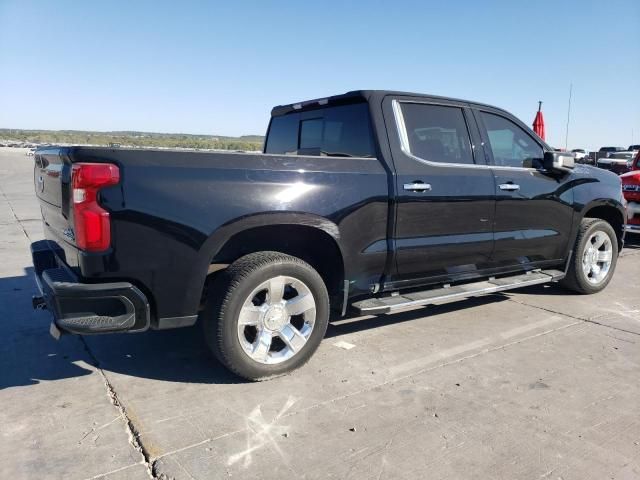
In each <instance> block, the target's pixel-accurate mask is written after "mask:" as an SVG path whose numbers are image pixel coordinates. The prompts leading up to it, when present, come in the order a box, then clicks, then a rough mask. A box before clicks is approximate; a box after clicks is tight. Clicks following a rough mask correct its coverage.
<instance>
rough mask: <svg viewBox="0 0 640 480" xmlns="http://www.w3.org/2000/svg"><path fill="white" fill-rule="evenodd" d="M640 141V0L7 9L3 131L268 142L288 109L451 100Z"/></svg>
mask: <svg viewBox="0 0 640 480" xmlns="http://www.w3.org/2000/svg"><path fill="white" fill-rule="evenodd" d="M570 84H573V95H572V104H571V115H570V125H569V135H568V147H569V148H587V149H590V150H592V149H597V148H599V147H600V146H604V145H614V146H625V147H626V146H628V145H629V144H631V143H632V140H633V142H635V143H640V1H639V0H620V1H617V0H607V1H589V0H566V1H563V0H555V1H547V0H535V1H534V0H529V1H513V0H507V1H498V0H495V1H492V0H488V1H475V0H474V1H471V0H470V1H455V0H449V1H442V0H439V1H435V2H432V1H430V0H417V1H412V0H411V1H404V0H394V1H387V2H381V1H375V0H367V1H361V2H356V1H354V2H349V1H346V0H342V1H303V0H299V1H277V0H273V1H254V2H250V1H242V0H236V1H229V0H227V1H220V2H217V1H202V2H197V1H188V0H182V1H160V0H157V1H143V0H140V1H119V0H110V1H103V2H87V1H79V0H78V1H66V0H57V1H55V2H51V1H30V0H0V128H25V129H77V130H102V131H109V130H138V131H154V132H170V133H198V134H217V135H233V136H236V135H243V134H260V135H262V134H264V132H265V130H266V126H267V122H268V120H269V112H270V110H271V108H272V107H273V106H274V105H278V104H287V103H293V102H296V101H300V100H305V99H312V98H319V97H325V96H328V95H332V94H339V93H344V92H346V91H349V90H358V89H390V90H403V91H413V92H420V93H429V94H435V95H444V96H452V97H458V98H464V99H468V100H474V101H480V102H484V103H489V104H492V105H496V106H499V107H502V108H504V109H506V110H509V111H510V112H512V113H513V114H515V115H516V116H518V117H519V118H520V119H522V120H523V121H524V122H525V123H527V124H531V123H532V122H533V118H534V116H535V112H536V110H537V106H538V103H537V102H538V100H542V101H543V102H544V103H543V112H544V115H545V120H546V130H547V141H548V143H550V144H551V145H553V146H556V147H564V146H565V135H566V123H567V107H568V97H569V85H570Z"/></svg>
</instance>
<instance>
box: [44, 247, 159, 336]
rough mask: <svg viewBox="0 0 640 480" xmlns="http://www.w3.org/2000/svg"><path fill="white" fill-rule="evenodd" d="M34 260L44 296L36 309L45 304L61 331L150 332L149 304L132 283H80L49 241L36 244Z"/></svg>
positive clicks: (83, 332) (79, 332) (84, 332)
mask: <svg viewBox="0 0 640 480" xmlns="http://www.w3.org/2000/svg"><path fill="white" fill-rule="evenodd" d="M31 256H32V258H33V266H34V269H35V273H36V282H37V284H38V288H39V289H40V292H41V295H42V298H41V299H40V298H38V299H35V300H34V307H38V306H40V305H42V303H43V302H44V304H46V306H47V309H48V310H50V311H51V313H52V315H53V321H54V323H55V324H56V326H57V327H58V328H59V329H60V330H61V331H63V332H68V333H76V334H83V335H86V334H96V333H114V332H140V331H144V330H147V329H148V328H149V322H150V319H149V317H150V312H149V310H150V309H149V302H148V301H147V298H146V297H145V295H144V294H143V293H142V292H141V291H140V290H139V289H138V288H136V287H135V286H134V285H132V284H131V283H128V282H113V283H83V282H80V281H79V280H78V278H77V276H76V275H75V274H74V273H73V271H72V270H71V269H70V268H69V267H68V266H67V265H65V263H64V262H63V261H62V260H61V258H63V256H61V250H60V247H58V246H57V245H56V244H55V242H51V241H49V240H42V241H39V242H35V243H32V244H31Z"/></svg>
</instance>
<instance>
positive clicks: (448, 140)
mask: <svg viewBox="0 0 640 480" xmlns="http://www.w3.org/2000/svg"><path fill="white" fill-rule="evenodd" d="M383 110H384V117H385V123H386V125H387V130H388V136H389V142H390V146H391V149H392V152H393V163H394V167H395V170H396V178H395V183H396V192H397V194H396V195H397V197H396V202H397V203H396V225H395V238H394V240H395V247H396V274H395V276H394V278H393V282H392V285H393V286H399V287H401V286H405V285H407V286H408V285H409V284H412V283H416V284H418V283H428V282H432V281H440V280H447V279H453V278H456V277H458V278H459V276H460V275H461V274H469V273H471V274H474V273H476V272H478V271H481V270H483V269H484V268H486V264H487V262H488V261H489V259H490V256H491V252H492V250H493V231H492V228H493V216H494V209H495V200H494V195H495V188H494V179H493V175H492V172H491V170H490V168H488V166H487V165H486V161H485V157H484V153H483V152H482V147H481V146H480V139H479V134H478V132H477V129H476V128H477V127H476V125H475V122H474V120H473V115H472V113H471V111H470V110H469V108H468V106H467V105H466V104H464V103H460V102H454V101H446V100H440V99H438V100H434V101H427V100H425V99H424V98H412V97H396V98H393V97H387V98H386V99H385V100H384V102H383Z"/></svg>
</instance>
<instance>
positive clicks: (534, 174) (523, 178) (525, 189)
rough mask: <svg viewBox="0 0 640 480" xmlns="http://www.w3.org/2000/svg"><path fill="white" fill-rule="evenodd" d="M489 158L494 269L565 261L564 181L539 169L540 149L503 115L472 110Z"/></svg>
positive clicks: (567, 198) (568, 216) (567, 208)
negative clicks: (493, 205)
mask: <svg viewBox="0 0 640 480" xmlns="http://www.w3.org/2000/svg"><path fill="white" fill-rule="evenodd" d="M475 115H476V117H477V118H478V124H479V126H480V130H481V135H483V137H484V140H485V143H486V145H488V146H489V148H488V149H487V150H488V153H489V154H490V157H491V158H492V164H493V165H492V170H493V174H494V177H495V185H496V214H495V229H494V236H495V247H494V253H493V255H492V263H494V264H496V266H526V265H529V266H530V265H531V264H533V265H539V266H544V265H545V264H553V263H556V264H557V263H559V261H561V260H562V259H564V257H565V256H566V252H567V247H568V241H569V235H570V231H571V225H572V222H573V209H572V206H571V205H572V203H573V198H572V195H573V193H572V190H570V189H566V188H565V185H564V183H565V179H566V178H567V177H568V176H567V175H564V176H562V175H557V174H554V173H552V172H547V171H545V170H544V169H543V168H542V158H543V157H544V149H543V147H542V145H541V143H540V142H539V141H538V140H537V139H536V138H535V137H534V135H533V134H531V133H529V132H527V130H526V129H525V128H523V126H520V125H518V124H517V123H516V121H514V119H511V118H509V117H508V116H507V115H505V114H504V113H503V112H500V111H495V110H490V109H486V110H484V109H478V110H475Z"/></svg>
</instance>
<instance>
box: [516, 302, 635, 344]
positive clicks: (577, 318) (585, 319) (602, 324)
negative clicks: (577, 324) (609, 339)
mask: <svg viewBox="0 0 640 480" xmlns="http://www.w3.org/2000/svg"><path fill="white" fill-rule="evenodd" d="M505 296H506V297H507V299H508V300H509V301H510V302H513V303H517V304H518V305H525V306H527V307H532V308H536V309H538V310H542V311H544V312H548V313H555V314H556V315H563V316H565V317H569V318H573V319H575V320H580V321H581V322H585V323H592V324H594V325H599V326H601V327H606V328H610V329H612V330H617V331H619V332H624V333H629V334H631V335H638V336H640V333H638V332H634V331H632V330H626V329H624V328H619V327H614V326H612V325H607V324H606V323H600V322H598V321H596V320H594V319H593V318H584V317H580V316H576V315H571V314H570V313H564V312H560V311H558V310H554V309H552V308H548V307H541V306H539V305H532V304H530V303H527V302H522V301H518V300H516V299H514V298H513V297H510V296H508V295H505Z"/></svg>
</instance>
